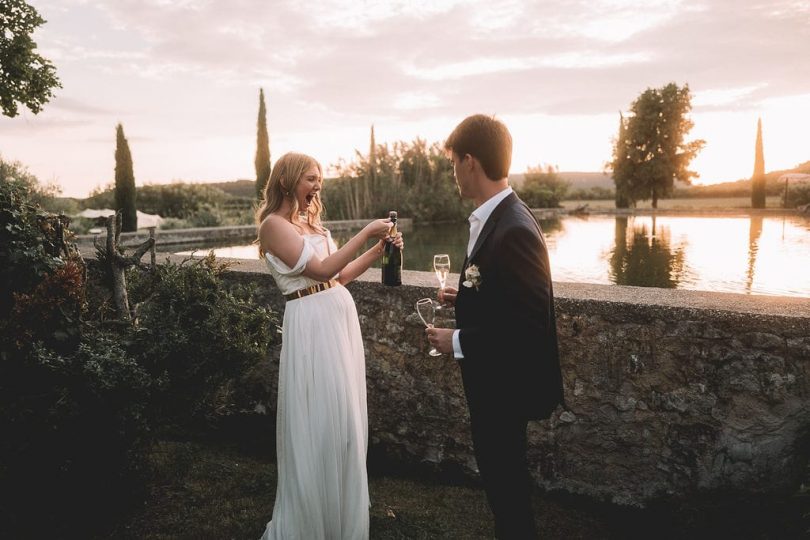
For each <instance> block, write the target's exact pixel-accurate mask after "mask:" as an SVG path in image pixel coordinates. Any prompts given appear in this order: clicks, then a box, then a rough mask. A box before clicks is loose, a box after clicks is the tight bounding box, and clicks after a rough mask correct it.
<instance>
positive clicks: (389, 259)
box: [381, 210, 402, 286]
mask: <svg viewBox="0 0 810 540" xmlns="http://www.w3.org/2000/svg"><path fill="white" fill-rule="evenodd" d="M388 217H389V218H391V229H390V230H389V231H388V236H389V237H391V238H392V239H394V238H396V237H397V213H396V212H394V211H393V210H392V211H390V212H388ZM381 270H382V283H383V285H392V286H396V285H402V250H400V249H399V248H398V247H397V246H395V245H394V242H393V241H391V242H386V243H385V246H384V247H383V256H382V265H381Z"/></svg>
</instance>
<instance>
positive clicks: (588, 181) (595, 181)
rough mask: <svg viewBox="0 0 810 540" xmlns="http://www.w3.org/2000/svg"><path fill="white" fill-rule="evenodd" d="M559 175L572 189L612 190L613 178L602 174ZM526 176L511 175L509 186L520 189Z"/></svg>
mask: <svg viewBox="0 0 810 540" xmlns="http://www.w3.org/2000/svg"><path fill="white" fill-rule="evenodd" d="M557 175H558V176H559V177H560V178H562V179H563V180H567V181H568V182H569V183H570V184H571V189H588V188H592V187H601V188H608V189H610V188H612V187H614V186H613V176H612V175H611V174H608V173H602V172H558V173H557ZM525 178H526V175H525V174H523V173H514V174H510V175H509V185H511V186H512V187H515V188H519V187H521V186H522V185H523V181H524V180H525Z"/></svg>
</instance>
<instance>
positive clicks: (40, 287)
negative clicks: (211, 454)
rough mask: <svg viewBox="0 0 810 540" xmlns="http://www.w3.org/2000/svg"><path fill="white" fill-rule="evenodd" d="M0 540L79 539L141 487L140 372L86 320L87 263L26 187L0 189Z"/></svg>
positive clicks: (61, 221)
mask: <svg viewBox="0 0 810 540" xmlns="http://www.w3.org/2000/svg"><path fill="white" fill-rule="evenodd" d="M0 219H2V223H0V240H1V241H0V275H2V279H3V284H4V287H3V291H2V307H1V308H0V433H2V434H3V435H2V437H0V508H1V509H2V511H1V513H0V537H19V536H22V535H24V536H26V537H37V538H39V537H47V536H51V535H52V534H53V533H54V532H55V531H60V533H61V532H63V531H64V530H72V531H74V532H76V533H77V534H79V535H81V536H85V535H88V534H90V532H91V531H92V530H93V529H98V528H99V527H104V526H105V523H106V522H105V519H107V518H112V517H113V516H115V515H116V510H117V511H121V510H122V509H123V508H124V507H125V501H126V500H129V499H128V497H129V496H130V495H131V494H134V493H136V492H137V487H138V485H140V484H139V483H138V482H136V481H135V479H136V475H134V474H132V473H133V472H134V471H136V470H137V468H138V466H137V465H138V460H137V459H136V456H137V455H138V445H139V444H140V442H141V441H143V440H144V437H145V435H146V433H147V432H146V427H147V426H146V422H145V420H144V418H143V416H142V414H141V411H142V410H143V409H144V407H145V404H146V395H147V390H148V387H149V386H150V382H149V379H148V378H147V377H146V372H145V371H144V370H142V369H141V368H140V367H138V366H137V365H136V364H135V363H134V362H133V360H132V359H131V357H128V356H127V355H126V354H125V352H124V349H123V347H122V346H121V345H120V344H118V343H117V342H116V339H117V338H114V337H106V336H104V335H103V334H99V332H98V331H96V330H94V329H93V328H92V327H88V326H87V325H84V324H83V323H82V320H81V315H82V310H83V307H84V291H85V271H84V268H85V267H84V262H83V260H82V259H81V257H80V256H79V255H78V253H77V252H76V251H75V249H74V248H72V247H71V246H69V245H68V244H64V243H63V242H62V240H61V239H63V238H64V237H65V236H66V235H67V233H65V229H64V227H65V225H66V224H67V220H66V219H65V218H64V217H57V216H53V215H49V214H46V213H44V212H42V211H41V209H40V208H39V206H38V205H37V203H36V190H35V189H32V186H31V185H30V183H29V182H26V181H20V179H18V178H11V179H9V178H7V177H4V178H3V179H2V180H1V181H0Z"/></svg>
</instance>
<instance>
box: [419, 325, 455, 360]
mask: <svg viewBox="0 0 810 540" xmlns="http://www.w3.org/2000/svg"><path fill="white" fill-rule="evenodd" d="M425 334H426V335H427V338H428V341H429V342H430V344H431V345H433V346H434V347H435V348H436V350H437V351H439V352H440V353H442V354H453V329H452V328H425Z"/></svg>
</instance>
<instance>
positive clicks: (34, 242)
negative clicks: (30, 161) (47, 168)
mask: <svg viewBox="0 0 810 540" xmlns="http://www.w3.org/2000/svg"><path fill="white" fill-rule="evenodd" d="M42 198H43V191H42V189H41V188H40V187H39V186H38V185H37V181H36V178H35V177H34V176H32V175H30V174H28V173H27V172H26V170H25V168H24V167H22V166H21V165H20V164H19V163H12V164H9V163H6V162H3V161H0V246H1V247H0V283H2V289H1V290H0V317H7V316H8V314H9V313H10V312H11V308H12V305H13V301H12V300H13V294H14V293H15V292H17V293H27V292H29V291H31V290H32V289H33V288H34V287H36V286H37V285H38V284H39V283H40V282H41V281H42V280H43V279H44V278H45V277H46V276H47V275H48V274H50V273H51V272H53V271H54V270H56V269H57V268H58V267H59V266H61V265H62V259H61V258H60V257H59V256H58V254H56V253H55V252H57V251H58V246H57V245H56V243H55V238H54V237H53V236H46V237H43V232H44V231H51V232H53V231H56V227H54V226H53V224H49V222H48V220H47V219H46V216H45V214H44V213H43V212H42V211H41V209H40V207H39V204H38V202H37V201H39V200H42ZM63 225H64V222H60V223H59V225H58V226H60V227H61V226H63Z"/></svg>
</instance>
